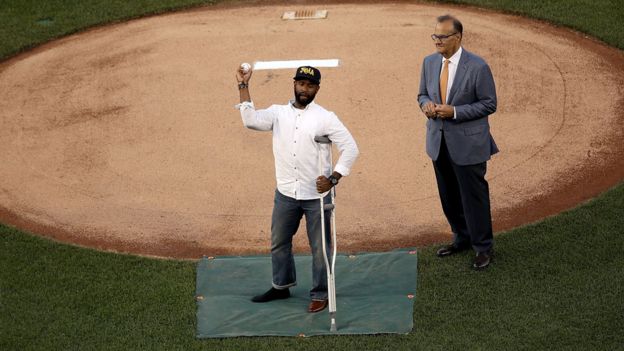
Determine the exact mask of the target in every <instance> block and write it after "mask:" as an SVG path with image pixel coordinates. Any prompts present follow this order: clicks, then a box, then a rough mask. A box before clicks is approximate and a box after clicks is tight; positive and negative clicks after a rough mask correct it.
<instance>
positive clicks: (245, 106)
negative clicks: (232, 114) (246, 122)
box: [234, 101, 255, 111]
mask: <svg viewBox="0 0 624 351" xmlns="http://www.w3.org/2000/svg"><path fill="white" fill-rule="evenodd" d="M234 108H235V109H237V110H241V111H242V110H246V109H248V108H252V109H255V106H254V103H253V101H244V102H241V103H240V104H236V105H234Z"/></svg>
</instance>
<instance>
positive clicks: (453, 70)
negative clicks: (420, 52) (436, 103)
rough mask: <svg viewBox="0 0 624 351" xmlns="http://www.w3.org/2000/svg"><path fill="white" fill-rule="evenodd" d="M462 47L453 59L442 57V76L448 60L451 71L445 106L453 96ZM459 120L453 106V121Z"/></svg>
mask: <svg viewBox="0 0 624 351" xmlns="http://www.w3.org/2000/svg"><path fill="white" fill-rule="evenodd" d="M462 51H463V49H462V47H461V46H460V47H459V50H457V51H456V52H455V53H454V54H453V56H451V58H449V59H447V58H445V57H444V56H442V68H441V69H440V75H442V70H444V62H445V61H446V60H448V61H449V65H448V70H449V72H448V73H449V76H448V83H447V84H446V101H442V103H444V104H448V102H447V101H449V95H450V94H451V88H452V87H453V81H454V80H455V73H457V66H458V65H459V58H460V57H461V54H462ZM456 118H457V111H456V110H455V106H453V119H456Z"/></svg>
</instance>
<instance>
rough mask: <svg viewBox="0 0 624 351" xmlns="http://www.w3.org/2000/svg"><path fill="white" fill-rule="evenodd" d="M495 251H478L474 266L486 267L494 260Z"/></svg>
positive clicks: (475, 267)
mask: <svg viewBox="0 0 624 351" xmlns="http://www.w3.org/2000/svg"><path fill="white" fill-rule="evenodd" d="M493 254H494V253H493V252H492V251H491V250H490V251H484V252H477V256H475V259H474V263H473V264H472V268H474V269H476V270H482V269H486V268H487V267H488V266H489V265H490V263H491V262H492V255H493Z"/></svg>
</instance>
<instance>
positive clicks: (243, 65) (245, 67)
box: [241, 62, 251, 73]
mask: <svg viewBox="0 0 624 351" xmlns="http://www.w3.org/2000/svg"><path fill="white" fill-rule="evenodd" d="M241 69H242V70H243V73H247V72H249V70H250V69H251V65H250V64H248V63H247V62H245V63H241Z"/></svg>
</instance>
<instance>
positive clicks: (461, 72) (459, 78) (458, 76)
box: [438, 49, 470, 105]
mask: <svg viewBox="0 0 624 351" xmlns="http://www.w3.org/2000/svg"><path fill="white" fill-rule="evenodd" d="M469 56H470V53H469V52H468V51H466V49H463V51H462V54H461V56H460V58H459V64H458V65H457V71H455V78H454V79H453V85H452V86H451V91H450V92H449V96H448V101H449V104H450V105H452V101H453V98H454V97H455V94H457V90H458V89H459V87H460V86H461V83H462V82H463V81H464V78H466V73H467V72H468V65H467V64H466V63H467V62H468V61H469V60H470V57H469ZM439 79H440V78H438V80H439Z"/></svg>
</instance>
